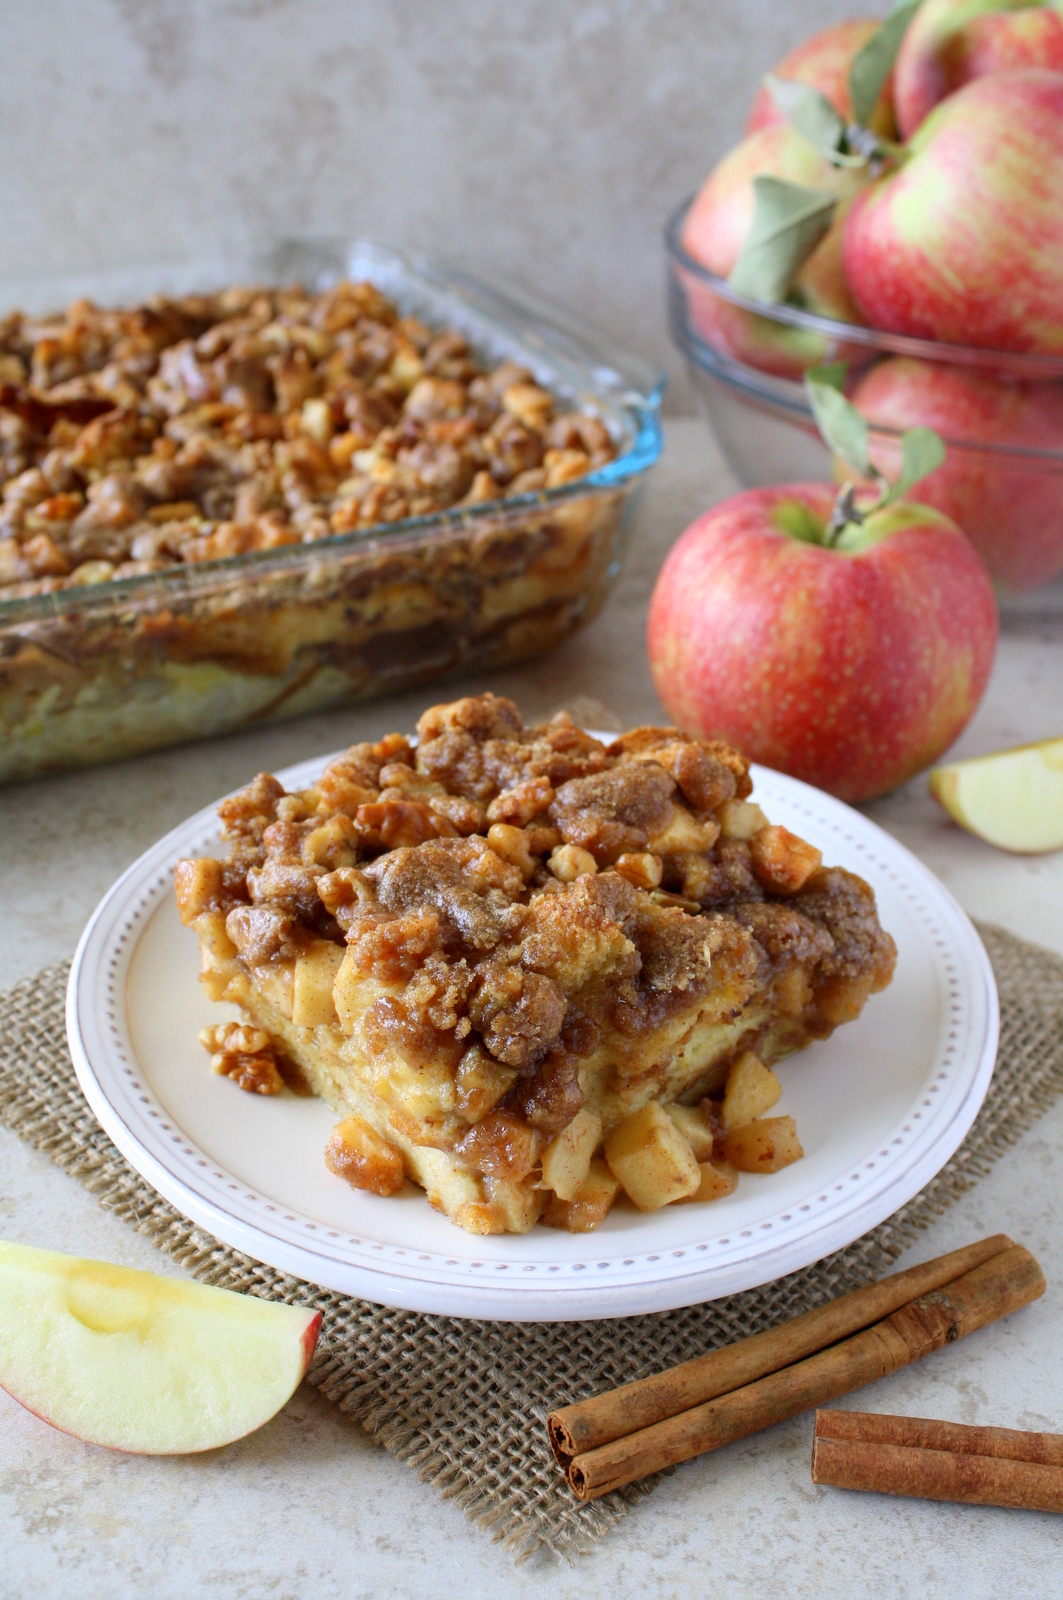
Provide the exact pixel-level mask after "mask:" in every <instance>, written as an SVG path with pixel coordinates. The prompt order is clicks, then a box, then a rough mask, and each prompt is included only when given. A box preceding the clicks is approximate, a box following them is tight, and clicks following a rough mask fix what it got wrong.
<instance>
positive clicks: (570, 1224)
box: [543, 1156, 620, 1233]
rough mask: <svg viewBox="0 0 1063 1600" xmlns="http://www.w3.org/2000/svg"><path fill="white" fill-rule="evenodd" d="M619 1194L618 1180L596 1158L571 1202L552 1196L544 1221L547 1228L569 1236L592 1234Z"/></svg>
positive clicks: (600, 1160)
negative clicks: (572, 1234)
mask: <svg viewBox="0 0 1063 1600" xmlns="http://www.w3.org/2000/svg"><path fill="white" fill-rule="evenodd" d="M619 1193H620V1183H619V1181H618V1179H616V1178H615V1177H614V1176H613V1174H612V1173H611V1172H610V1171H609V1168H608V1167H607V1166H606V1164H605V1162H604V1161H603V1160H602V1159H601V1157H600V1156H595V1157H594V1159H593V1161H592V1162H591V1165H590V1170H589V1172H588V1173H587V1176H586V1177H585V1178H584V1180H583V1182H582V1183H581V1184H580V1186H579V1188H578V1189H577V1190H576V1193H575V1194H574V1195H573V1197H572V1199H571V1200H562V1199H560V1198H559V1197H558V1196H557V1195H551V1197H550V1199H549V1200H548V1201H547V1205H546V1210H545V1211H544V1212H543V1221H544V1222H545V1223H546V1225H547V1227H548V1228H564V1229H566V1230H567V1231H568V1232H569V1233H593V1232H594V1229H595V1228H599V1227H601V1225H602V1223H603V1222H604V1221H605V1219H606V1217H607V1216H608V1214H609V1209H610V1207H611V1206H612V1205H613V1203H614V1201H615V1200H616V1197H617V1195H618V1194H619Z"/></svg>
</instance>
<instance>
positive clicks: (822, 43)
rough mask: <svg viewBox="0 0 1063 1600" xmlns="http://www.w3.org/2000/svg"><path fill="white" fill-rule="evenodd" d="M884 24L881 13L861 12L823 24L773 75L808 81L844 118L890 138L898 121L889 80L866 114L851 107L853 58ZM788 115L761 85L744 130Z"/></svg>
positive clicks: (854, 58) (791, 52) (755, 127)
mask: <svg viewBox="0 0 1063 1600" xmlns="http://www.w3.org/2000/svg"><path fill="white" fill-rule="evenodd" d="M881 27H882V22H881V19H880V18H864V17H861V18H857V19H853V20H850V21H848V22H839V23H836V24H835V26H834V27H833V28H824V29H823V31H822V32H821V33H816V34H813V36H812V37H811V38H810V39H806V40H805V41H804V42H803V43H802V44H799V45H798V46H797V48H796V49H795V50H791V51H790V53H789V55H787V56H784V57H783V59H782V60H781V61H780V62H779V64H778V66H777V67H775V68H774V69H773V72H772V76H773V77H775V78H785V79H787V80H789V81H790V82H792V83H807V84H809V85H810V86H811V87H812V88H813V89H818V90H819V92H820V94H822V95H824V96H826V98H827V99H828V100H829V101H830V103H831V105H832V106H833V107H834V109H835V110H836V111H837V112H838V114H839V116H842V117H844V118H845V120H846V122H863V121H866V123H867V125H868V127H870V128H872V129H874V131H875V132H876V133H880V134H882V136H883V137H884V138H886V139H891V138H893V137H894V134H895V133H896V124H895V122H894V117H893V102H892V98H891V94H890V87H889V81H888V79H887V80H886V82H884V83H883V84H881V85H880V87H879V90H878V94H877V96H876V97H875V99H874V100H873V101H872V103H871V106H870V109H869V110H865V115H864V116H857V114H856V111H855V110H854V108H853V96H852V87H851V77H852V68H853V63H854V61H855V60H856V58H857V56H859V54H860V52H861V51H862V50H863V49H864V48H865V47H866V46H867V45H868V44H870V42H871V41H872V40H873V39H874V38H875V37H876V35H877V34H878V33H879V32H880V30H881ZM861 109H865V108H861ZM785 120H786V113H785V112H784V111H783V110H782V108H781V107H780V106H779V104H778V102H777V101H776V100H775V98H774V96H773V95H772V93H771V91H770V89H769V88H768V87H767V85H766V84H764V85H762V86H761V88H760V91H759V92H758V94H757V97H756V99H755V100H754V102H753V107H752V110H751V111H750V113H749V120H748V121H747V122H746V133H747V134H750V133H756V132H757V130H758V129H759V128H770V127H773V126H774V125H775V124H777V123H780V122H785Z"/></svg>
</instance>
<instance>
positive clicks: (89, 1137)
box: [0, 927, 1063, 1558]
mask: <svg viewBox="0 0 1063 1600" xmlns="http://www.w3.org/2000/svg"><path fill="white" fill-rule="evenodd" d="M979 931H980V932H981V935H982V938H983V939H984V941H985V944H986V948H987V949H988V951H989V956H990V959H991V961H992V963H993V969H994V971H995V973H996V978H997V985H998V987H999V990H1000V1002H1001V1040H1000V1051H999V1055H998V1058H997V1065H996V1071H995V1073H994V1076H993V1082H992V1085H991V1087H990V1090H989V1094H988V1096H987V1097H986V1101H985V1104H984V1106H983V1107H982V1110H981V1111H980V1113H979V1115H978V1118H977V1120H976V1122H975V1124H974V1126H973V1128H972V1129H971V1132H970V1133H969V1134H968V1136H967V1138H966V1140H965V1141H964V1143H963V1144H962V1145H961V1147H960V1149H959V1150H958V1151H957V1152H956V1154H955V1155H954V1156H953V1157H952V1159H951V1161H949V1162H948V1164H947V1165H946V1166H945V1167H944V1168H943V1169H942V1171H941V1172H940V1173H939V1174H938V1176H937V1177H936V1178H934V1180H933V1181H932V1182H931V1183H929V1184H928V1185H927V1187H926V1188H925V1189H924V1190H922V1192H921V1193H920V1194H918V1195H917V1196H916V1197H915V1199H914V1200H912V1201H910V1202H909V1203H908V1205H906V1206H904V1207H902V1209H901V1210H900V1211H898V1212H896V1213H895V1214H894V1215H893V1216H892V1217H890V1218H889V1220H888V1221H887V1222H884V1223H882V1224H881V1226H879V1227H877V1228H874V1229H873V1230H872V1231H871V1232H870V1233H868V1234H865V1235H864V1236H863V1238H861V1239H858V1240H857V1241H856V1242H855V1243H854V1244H851V1245H849V1246H848V1248H847V1249H845V1250H840V1251H838V1252H837V1253H836V1254H835V1255H832V1256H828V1257H827V1258H826V1259H824V1260H823V1261H819V1262H817V1263H816V1264H815V1265H814V1266H812V1267H807V1268H805V1269H804V1270H803V1271H802V1272H795V1273H793V1274H792V1275H791V1276H790V1277H787V1278H782V1279H780V1280H779V1281H777V1282H775V1283H771V1284H766V1285H765V1286H764V1287H763V1288H760V1289H754V1290H751V1291H749V1292H748V1293H745V1294H738V1295H732V1296H730V1297H729V1298H728V1299H726V1300H717V1301H714V1302H712V1303H711V1304H709V1305H700V1306H690V1307H688V1308H687V1309H685V1310H681V1311H669V1312H665V1313H662V1314H659V1315H653V1316H641V1317H627V1318H624V1319H622V1320H617V1321H611V1322H585V1323H577V1322H564V1323H549V1324H535V1325H529V1324H527V1323H524V1324H506V1323H490V1322H473V1321H461V1320H459V1319H457V1318H452V1317H435V1316H420V1315H418V1314H416V1313H414V1312H410V1311H389V1310H387V1309H386V1308H385V1307H383V1306H378V1305H372V1304H370V1303H368V1302H367V1301H363V1300H353V1299H349V1298H346V1297H345V1296H343V1295H338V1294H333V1293H330V1292H328V1291H326V1290H323V1289H319V1288H317V1287H315V1286H314V1285H312V1284H307V1283H302V1282H300V1281H299V1280H298V1279H295V1278H290V1277H287V1276H285V1275H284V1274H283V1273H280V1272H275V1271H274V1270H273V1269H272V1268H270V1267H266V1266H262V1265H260V1264H259V1263H258V1262H255V1261H252V1260H250V1259H249V1258H248V1257H247V1256H244V1255H241V1254H240V1253H239V1252H238V1251H235V1250H230V1249H229V1248H228V1246H226V1245H223V1244H220V1243H219V1242H218V1240H216V1239H215V1238H213V1237H212V1236H211V1235H210V1234H208V1233H205V1232H204V1231H203V1230H202V1229H200V1228H196V1227H194V1226H193V1225H192V1223H190V1222H189V1221H188V1220H187V1219H186V1218H185V1217H183V1216H181V1214H180V1213H179V1212H178V1211H176V1210H174V1208H173V1207H172V1206H170V1205H169V1204H167V1202H166V1201H165V1200H163V1199H161V1198H160V1197H159V1195H158V1194H156V1192H155V1190H154V1189H152V1188H151V1187H150V1186H149V1185H148V1184H147V1183H145V1182H144V1181H143V1179H142V1178H140V1177H139V1176H138V1175H137V1173H136V1172H134V1171H133V1169H132V1167H130V1166H129V1164H128V1163H127V1162H126V1160H125V1159H124V1157H122V1156H121V1155H120V1154H119V1152H118V1151H117V1150H116V1149H115V1147H114V1145H113V1144H112V1143H111V1141H110V1140H109V1139H108V1137H107V1135H106V1134H105V1133H104V1132H103V1130H102V1128H101V1127H100V1126H99V1124H98V1123H97V1121H96V1119H95V1118H94V1116H93V1115H92V1112H91V1111H90V1110H89V1108H88V1106H87V1104H86V1103H85V1099H84V1097H83V1095H82V1093H81V1090H80V1089H79V1087H78V1084H77V1080H76V1078H75V1076H74V1069H73V1065H72V1063H71V1060H70V1056H69V1054H68V1052H67V1048H66V1042H65V1029H64V1023H63V1002H64V995H65V989H66V979H67V972H68V967H67V965H66V964H62V965H58V966H54V967H50V968H47V969H46V970H45V971H44V972H41V973H39V974H38V975H37V976H36V977H35V978H29V979H27V980H25V981H24V982H22V983H20V984H18V985H16V986H15V987H14V988H12V989H9V990H8V991H7V992H6V993H3V994H0V1122H2V1123H3V1124H5V1125H6V1126H7V1127H9V1128H11V1129H13V1130H14V1131H15V1132H16V1133H17V1134H19V1135H20V1136H21V1137H22V1138H23V1139H25V1140H26V1141H27V1142H28V1143H30V1144H32V1145H34V1146H35V1147H36V1148H37V1149H39V1150H42V1151H44V1152H45V1153H46V1154H47V1155H49V1156H50V1157H51V1158H52V1160H53V1161H54V1162H55V1163H56V1165H57V1166H59V1167H61V1168H62V1169H63V1171H64V1172H68V1173H70V1174H71V1175H72V1176H74V1177H76V1178H77V1179H78V1180H79V1181H80V1182H81V1183H82V1184H84V1186H85V1187H86V1188H87V1189H88V1190H89V1191H90V1192H91V1193H92V1194H94V1195H96V1196H97V1198H98V1199H99V1200H100V1203H101V1204H102V1205H104V1206H106V1207H107V1208H108V1209H109V1210H112V1211H114V1212H116V1213H117V1214H118V1216H120V1217H122V1218H124V1219H125V1220H126V1221H127V1222H128V1223H129V1224H130V1225H131V1226H132V1227H134V1228H136V1230H137V1232H138V1233H142V1234H146V1235H147V1236H148V1238H150V1239H151V1240H152V1241H153V1242H154V1243H155V1244H156V1245H158V1247H159V1249H161V1250H165V1251H166V1253H167V1254H168V1255H169V1256H171V1257H172V1258H173V1259H174V1260H175V1261H178V1262H180V1264H181V1265H182V1266H183V1267H185V1268H186V1269H187V1270H188V1271H189V1272H190V1273H192V1274H193V1275H194V1276H195V1277H196V1278H199V1279H201V1280H202V1281H203V1282H205V1283H214V1284H221V1285H223V1286H224V1287H225V1288H229V1289H238V1290H242V1291H245V1292H247V1293H249V1294H256V1295H261V1296H262V1297H263V1298H264V1299H270V1300H288V1301H299V1302H301V1303H303V1304H309V1305H313V1306H316V1307H317V1308H318V1309H319V1310H320V1311H321V1312H322V1315H323V1318H324V1328H323V1333H322V1338H321V1341H320V1344H319V1346H318V1352H317V1355H316V1357H315V1359H314V1362H313V1365H312V1366H311V1368H310V1371H309V1373H308V1375H307V1381H308V1382H309V1383H311V1384H314V1385H316V1386H317V1387H318V1388H319V1389H320V1390H321V1393H322V1394H324V1395H326V1396H327V1397H328V1398H329V1399H330V1400H332V1401H334V1402H335V1403H336V1404H338V1405H339V1406H340V1408H341V1409H342V1410H343V1411H346V1412H348V1413H350V1415H351V1416H353V1417H356V1418H357V1419H358V1421H359V1422H361V1423H362V1424H363V1426H364V1427H365V1428H366V1429H367V1430H368V1431H369V1433H370V1434H372V1435H373V1436H374V1437H375V1438H376V1439H377V1440H378V1441H379V1442H380V1443H381V1444H383V1445H384V1446H385V1447H386V1448H387V1449H389V1450H391V1451H393V1452H394V1454H395V1455H397V1456H398V1457H400V1458H401V1459H402V1460H403V1461H408V1462H409V1463H410V1464H411V1465H412V1466H415V1467H416V1468H417V1469H418V1471H419V1472H420V1474H421V1476H422V1477H423V1478H425V1479H426V1480H427V1481H428V1482H429V1483H431V1484H433V1485H434V1486H435V1487H436V1488H437V1489H438V1490H440V1491H441V1493H442V1494H444V1495H445V1496H446V1497H447V1498H448V1499H451V1500H454V1501H456V1502H457V1503H458V1504H459V1505H460V1506H462V1507H463V1508H464V1510H465V1511H466V1513H467V1514H468V1515H469V1516H470V1517H471V1518H472V1519H473V1520H474V1521H476V1522H477V1523H479V1524H481V1525H482V1526H483V1527H484V1528H486V1529H489V1530H490V1531H491V1532H492V1533H493V1534H494V1536H495V1537H496V1538H498V1539H501V1540H502V1542H503V1544H504V1545H505V1546H507V1547H508V1548H510V1549H511V1550H512V1551H513V1552H514V1554H515V1555H516V1556H517V1557H518V1558H523V1557H526V1556H530V1555H533V1554H535V1553H542V1552H545V1551H547V1550H548V1551H551V1552H553V1554H555V1555H558V1556H562V1557H572V1556H574V1555H576V1554H579V1553H581V1552H585V1551H587V1550H589V1549H590V1548H591V1547H592V1546H593V1545H594V1543H595V1542H596V1541H597V1540H598V1539H600V1538H601V1537H602V1535H603V1534H605V1533H607V1532H608V1531H609V1529H610V1528H612V1527H613V1526H615V1524H616V1523H617V1522H618V1521H619V1519H620V1518H621V1517H622V1516H623V1515H624V1514H625V1513H626V1512H627V1510H628V1509H629V1507H630V1506H632V1505H634V1504H635V1503H636V1502H637V1501H638V1500H640V1499H641V1498H642V1497H643V1495H645V1494H646V1493H647V1492H648V1490H649V1489H650V1488H652V1487H653V1483H652V1482H649V1483H646V1484H643V1485H641V1486H635V1487H633V1488H631V1489H628V1490H623V1491H621V1492H620V1493H618V1494H613V1495H609V1496H607V1497H606V1498H604V1499H602V1500H597V1501H594V1502H593V1503H592V1504H590V1505H579V1504H578V1503H577V1502H576V1501H575V1500H574V1499H573V1497H572V1496H571V1494H570V1493H569V1491H568V1490H567V1488H566V1487H565V1485H564V1483H563V1481H562V1479H561V1478H560V1476H559V1474H558V1472H557V1469H556V1467H555V1466H554V1464H553V1462H552V1460H551V1458H550V1453H549V1450H548V1448H547V1444H546V1427H545V1420H546V1413H547V1411H548V1410H549V1409H550V1408H551V1407H552V1406H554V1405H559V1404H565V1403H566V1402H568V1401H572V1400H577V1399H580V1398H582V1397H583V1396H585V1395H588V1394H593V1393H595V1392H596V1391H598V1390H599V1389H603V1388H607V1387H610V1386H612V1385H614V1384H619V1383H626V1382H629V1381H630V1380H632V1379H634V1378H640V1377H644V1376H645V1375H646V1374H648V1373H650V1372H654V1371H658V1370H660V1369H661V1368H662V1367H665V1366H668V1365H670V1364H671V1363H673V1362H677V1361H684V1360H686V1359H688V1358H689V1357H691V1356H695V1355H698V1354H700V1353H701V1352H703V1351H705V1350H709V1349H712V1348H714V1347H715V1346H717V1345H721V1344H727V1343H729V1342H730V1341H731V1340H733V1339H738V1338H741V1337H743V1336H744V1335H745V1334H749V1333H755V1332H757V1331H758V1330H759V1329H761V1328H767V1327H770V1326H771V1325H773V1324H774V1323H777V1322H780V1321H782V1320H783V1319H784V1318H787V1317H791V1316H795V1315H796V1314H797V1313H798V1312H800V1311H806V1310H809V1309H810V1308H811V1307H812V1306H815V1305H819V1304H820V1303H822V1302H823V1301H824V1300H827V1299H830V1298H831V1297H832V1296H834V1295H837V1294H840V1293H842V1292H844V1291H845V1290H847V1289H855V1288H857V1287H858V1286H859V1285H861V1284H864V1283H867V1282H869V1281H870V1280H871V1279H873V1278H875V1277H878V1276H880V1275H881V1274H882V1273H884V1272H886V1271H888V1270H889V1268H890V1267H891V1266H892V1265H893V1263H894V1262H895V1261H896V1259H897V1257H898V1256H899V1255H900V1254H901V1252H902V1250H904V1248H905V1246H906V1245H908V1244H910V1243H911V1242H912V1240H913V1239H915V1237H916V1236H917V1235H918V1233H919V1232H920V1230H921V1229H923V1228H925V1227H926V1226H927V1224H928V1223H929V1222H931V1221H932V1220H933V1218H934V1217H936V1216H938V1215H940V1213H941V1212H943V1211H944V1210H945V1209H946V1208H947V1207H948V1206H949V1205H951V1204H952V1202H953V1201H954V1200H955V1199H956V1198H957V1197H958V1196H959V1195H961V1194H963V1193H964V1191H965V1190H967V1189H969V1188H970V1187H971V1185H972V1184H974V1183H976V1182H977V1181H978V1179H979V1178H981V1177H983V1176H984V1175H985V1173H987V1172H988V1170H989V1168H990V1166H991V1165H992V1163H993V1162H994V1161H995V1160H996V1159H997V1157H998V1156H1000V1155H1002V1154H1003V1153H1004V1151H1005V1150H1007V1148H1008V1147H1009V1145H1011V1144H1013V1143H1014V1142H1015V1140H1016V1139H1018V1138H1019V1136H1020V1134H1022V1133H1023V1132H1025V1130H1026V1129H1027V1128H1029V1127H1030V1126H1031V1125H1032V1124H1033V1123H1034V1122H1035V1121H1036V1120H1037V1118H1038V1117H1039V1116H1041V1115H1042V1114H1043V1113H1044V1112H1045V1111H1047V1110H1048V1108H1049V1106H1051V1104H1052V1103H1053V1101H1054V1100H1055V1099H1056V1098H1057V1097H1058V1096H1059V1095H1060V1094H1061V1093H1063V959H1061V958H1060V957H1059V956H1056V955H1053V954H1051V953H1050V952H1049V951H1047V950H1043V949H1041V948H1040V947H1038V946H1036V945H1031V944H1026V943H1024V942H1023V941H1022V940H1020V939H1016V938H1014V937H1013V936H1012V935H1011V934H1009V933H1006V932H1004V931H1003V930H1002V929H999V928H993V927H982V928H981V929H980V930H979Z"/></svg>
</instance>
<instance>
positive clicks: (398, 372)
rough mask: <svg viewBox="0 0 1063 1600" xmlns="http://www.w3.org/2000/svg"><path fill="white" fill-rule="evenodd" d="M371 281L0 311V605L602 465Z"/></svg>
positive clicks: (570, 428)
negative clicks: (38, 312)
mask: <svg viewBox="0 0 1063 1600" xmlns="http://www.w3.org/2000/svg"><path fill="white" fill-rule="evenodd" d="M614 454H615V450H614V446H613V443H612V440H611V439H610V436H609V433H608V431H607V430H606V428H605V426H604V424H603V423H602V422H601V421H599V420H598V419H597V418H595V417H590V416H583V415H572V416H570V415H566V414H564V413H561V414H558V412H557V408H556V406H555V403H554V400H553V398H552V396H551V395H550V394H549V393H547V391H546V390H544V389H542V388H541V387H540V386H539V385H538V384H537V383H536V382H535V381H534V379H533V377H532V375H531V373H530V372H528V371H527V370H526V369H525V368H523V367H518V366H516V365H514V364H513V363H511V362H506V363H504V364H503V365H502V366H499V367H497V368H495V369H494V370H493V371H490V372H487V371H484V370H483V368H482V367H481V365H480V364H479V363H478V362H477V361H476V360H475V358H474V357H473V355H472V353H471V351H470V349H469V346H468V344H467V343H466V341H465V339H464V338H463V337H462V336H461V335H460V334H459V333H457V332H455V331H454V330H448V329H443V330H437V331H434V332H433V331H432V330H430V329H429V328H426V327H425V326H424V325H423V324H421V323H420V322H418V321H417V320H416V319H415V318H412V317H400V316H399V314H398V311H397V310H396V308H395V307H394V306H393V305H392V304H391V303H390V302H389V301H388V300H386V299H385V298H384V296H383V295H381V294H380V293H379V292H378V291H377V290H376V289H374V288H373V287H372V286H371V285H370V284H367V283H339V284H336V285H334V286H333V287H332V288H329V289H327V290H324V291H323V292H322V293H320V294H316V295H314V294H311V293H310V292H309V291H307V290H304V289H301V288H299V287H294V288H288V289H239V288H234V289H229V290H225V291H223V292H221V293H219V294H213V295H195V296H187V297H186V298H184V299H182V300H165V299H161V298H160V299H157V300H154V301H152V302H150V303H149V304H148V305H146V306H140V307H133V308H130V309H126V310H119V311H105V310H101V309H100V308H99V307H97V306H94V305H91V304H89V303H88V302H87V301H79V302H75V303H74V304H72V305H70V306H68V307H67V309H66V311H65V312H64V313H61V314H57V315H55V316H53V317H48V318H43V319H42V318H31V317H24V316H22V315H21V314H19V313H14V314H13V315H11V316H9V317H7V318H6V319H5V320H4V321H3V322H2V323H0V485H2V492H3V502H2V506H0V598H14V597H16V596H19V595H27V594H33V593H37V592H41V591H46V590H51V589H63V588H67V587H69V586H71V585H80V584H83V583H99V582H102V581H106V580H107V579H109V578H112V577H133V576H137V575H140V574H142V573H147V572H154V571H160V570H162V569H163V568H165V567H169V566H174V565H179V564H181V563H189V562H191V563H196V562H202V561H212V560H216V559H219V558H222V557H226V556H236V555H244V554H246V553H247V552H249V551H252V550H267V549H273V548H276V547H278V546H280V545H285V544H298V543H300V542H310V541H314V540H318V539H323V538H327V537H329V536H330V535H331V534H337V533H348V532H351V531H353V530H355V529H360V528H368V527H371V526H375V525H378V524H380V523H391V522H397V521H399V520H401V519H402V518H405V517H410V516H424V515H428V514H431V513H433V512H437V511H441V510H445V509H447V508H449V507H451V506H455V505H461V504H474V503H479V502H482V501H485V500H495V499H503V498H506V497H508V496H511V495H514V494H525V493H528V492H530V491H534V490H540V489H547V488H553V487H555V486H557V485H560V484H564V483H570V482H572V481H574V480H575V479H577V478H579V477H582V476H585V475H586V474H587V473H589V472H592V471H594V470H595V469H596V468H598V467H600V466H602V465H603V464H604V463H605V462H607V461H609V460H611V459H612V457H613V455H614Z"/></svg>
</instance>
